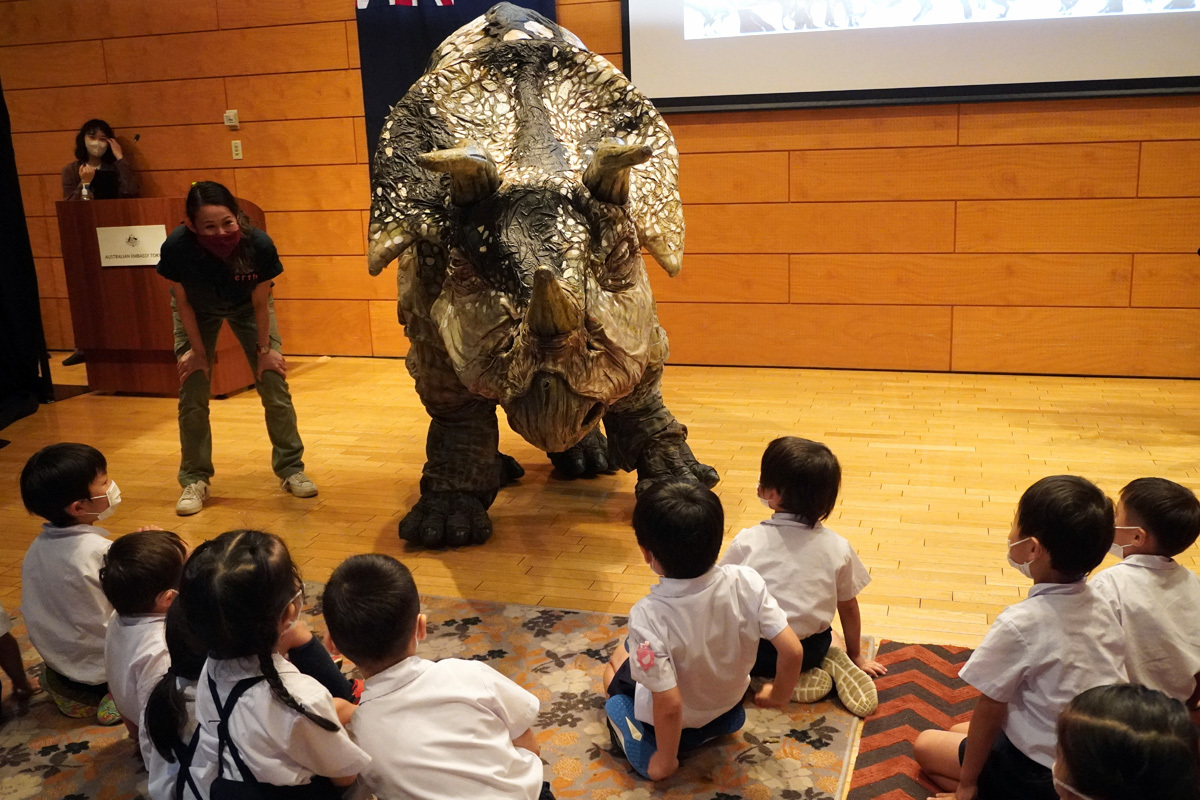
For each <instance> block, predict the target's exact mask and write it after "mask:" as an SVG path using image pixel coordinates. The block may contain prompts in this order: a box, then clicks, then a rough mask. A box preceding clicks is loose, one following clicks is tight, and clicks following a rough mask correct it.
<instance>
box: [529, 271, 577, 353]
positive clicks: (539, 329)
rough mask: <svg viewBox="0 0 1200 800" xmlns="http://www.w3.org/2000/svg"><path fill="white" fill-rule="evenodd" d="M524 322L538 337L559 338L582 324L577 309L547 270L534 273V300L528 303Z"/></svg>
mask: <svg viewBox="0 0 1200 800" xmlns="http://www.w3.org/2000/svg"><path fill="white" fill-rule="evenodd" d="M525 322H526V323H527V324H528V325H529V330H530V331H532V332H533V333H534V334H536V335H538V336H561V335H563V334H565V333H570V332H571V331H573V330H575V329H577V328H578V327H579V326H580V325H581V324H582V323H583V313H582V311H580V309H579V306H577V305H576V304H575V301H574V300H572V299H571V297H570V296H569V295H568V294H567V292H566V290H565V289H563V287H562V284H560V283H559V282H558V279H557V278H555V277H554V270H552V269H550V268H549V267H538V268H537V271H536V272H534V273H533V297H531V298H530V300H529V311H528V312H526V314H525Z"/></svg>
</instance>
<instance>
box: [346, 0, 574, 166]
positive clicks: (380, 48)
mask: <svg viewBox="0 0 1200 800" xmlns="http://www.w3.org/2000/svg"><path fill="white" fill-rule="evenodd" d="M496 2H497V0H355V5H356V6H357V9H358V11H357V19H358V52H359V56H360V60H361V62H362V84H363V107H364V109H365V111H366V118H367V146H368V148H369V151H368V152H370V153H371V155H372V160H373V159H374V154H375V145H376V143H377V142H378V141H379V131H380V129H382V128H383V123H384V120H386V119H387V115H388V114H389V113H391V110H392V106H393V105H395V104H396V103H397V102H398V101H399V100H400V98H401V97H403V96H404V93H405V92H407V91H408V89H409V87H410V86H412V85H413V83H414V82H416V80H417V78H419V77H421V73H423V72H424V71H425V67H426V66H428V64H429V57H430V55H432V54H433V49H434V48H435V47H437V46H438V45H439V44H441V43H442V40H444V39H445V38H446V37H447V36H449V35H450V34H452V33H454V32H455V31H456V30H458V29H459V28H461V27H462V26H463V25H466V24H467V23H468V22H470V21H471V20H473V19H475V18H476V17H478V16H480V15H482V14H483V13H484V12H485V11H487V10H488V9H489V8H491V7H492V6H493V5H495V4H496ZM519 4H520V5H522V6H524V7H525V8H528V9H531V10H533V11H536V12H538V13H539V14H541V15H542V16H544V17H546V18H547V19H555V16H554V0H519Z"/></svg>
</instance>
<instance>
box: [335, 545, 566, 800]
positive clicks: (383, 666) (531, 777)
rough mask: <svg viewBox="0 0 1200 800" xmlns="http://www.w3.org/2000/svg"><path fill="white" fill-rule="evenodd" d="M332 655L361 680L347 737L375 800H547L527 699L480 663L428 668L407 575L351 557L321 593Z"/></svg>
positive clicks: (376, 558)
mask: <svg viewBox="0 0 1200 800" xmlns="http://www.w3.org/2000/svg"><path fill="white" fill-rule="evenodd" d="M324 608H325V619H326V621H327V622H328V623H329V635H330V638H331V639H332V640H333V642H334V644H335V645H336V646H337V649H338V650H340V651H341V652H342V653H344V654H345V655H346V656H347V657H348V658H350V659H351V660H352V661H353V662H354V663H355V664H356V665H357V666H358V668H359V669H360V670H362V673H363V675H365V676H366V686H365V688H364V689H363V695H362V700H361V703H360V705H359V708H358V711H357V712H355V715H354V718H353V720H351V722H350V735H351V736H352V737H353V738H354V741H355V742H356V743H357V744H358V745H359V746H360V747H362V748H363V749H364V750H365V751H366V752H367V753H369V754H370V756H371V765H370V766H369V767H368V768H367V769H365V770H364V771H363V773H362V776H361V777H362V782H363V783H364V784H365V785H366V786H367V788H368V789H370V790H371V791H373V792H374V793H375V794H376V795H377V796H379V797H380V798H408V800H482V798H494V799H495V800H500V798H511V800H538V798H539V797H540V798H542V800H553V798H554V795H553V794H551V792H550V785H549V784H548V783H546V782H544V780H543V774H542V772H543V769H542V761H541V759H540V758H539V757H538V745H537V740H536V738H535V737H534V732H533V723H534V722H535V721H537V717H538V709H539V703H538V699H537V698H536V697H534V696H533V695H532V694H530V693H529V692H527V691H526V690H525V689H523V688H521V687H520V686H518V685H517V684H515V683H513V682H512V681H511V680H509V679H508V678H506V677H504V676H503V675H501V674H500V673H499V672H497V671H496V670H494V669H492V668H491V667H489V666H488V665H487V664H483V663H480V662H478V661H464V660H461V659H457V658H446V659H442V660H441V661H438V662H432V661H425V660H424V659H422V658H421V657H420V656H418V655H417V648H418V645H419V643H420V642H421V640H422V639H424V638H425V615H424V614H422V613H420V611H421V603H420V598H419V597H418V595H417V586H416V584H415V583H413V579H412V574H411V573H410V572H409V571H408V568H407V567H405V566H404V565H403V564H401V563H400V562H399V561H397V560H396V559H394V558H392V557H390V556H384V555H377V554H371V555H360V556H352V557H350V558H348V559H346V561H344V562H343V563H342V564H341V566H339V567H338V568H337V569H336V570H334V573H333V576H332V577H330V579H329V584H328V585H327V586H326V587H325V599H324Z"/></svg>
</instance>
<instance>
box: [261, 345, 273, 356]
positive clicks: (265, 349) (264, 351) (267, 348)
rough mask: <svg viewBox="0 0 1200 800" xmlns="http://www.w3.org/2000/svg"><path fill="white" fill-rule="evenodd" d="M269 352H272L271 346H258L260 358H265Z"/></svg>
mask: <svg viewBox="0 0 1200 800" xmlns="http://www.w3.org/2000/svg"><path fill="white" fill-rule="evenodd" d="M269 352H271V345H269V344H260V345H259V346H258V354H259V355H260V356H265V355H266V354H267V353H269Z"/></svg>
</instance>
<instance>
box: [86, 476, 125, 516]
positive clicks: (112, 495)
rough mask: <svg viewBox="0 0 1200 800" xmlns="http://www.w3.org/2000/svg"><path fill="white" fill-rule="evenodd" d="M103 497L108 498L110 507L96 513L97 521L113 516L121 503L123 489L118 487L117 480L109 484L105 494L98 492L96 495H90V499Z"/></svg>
mask: <svg viewBox="0 0 1200 800" xmlns="http://www.w3.org/2000/svg"><path fill="white" fill-rule="evenodd" d="M101 497H107V498H108V508H106V509H104V510H103V511H101V512H100V513H99V514H97V515H96V522H100V521H101V520H106V519H108V518H109V517H111V516H112V515H113V512H114V511H116V510H117V506H119V505H121V490H120V489H118V488H117V482H116V481H113V482H111V483H110V484H108V489H107V490H106V491H105V492H104V494H98V495H96V496H95V497H89V498H88V499H89V500H99V499H100V498H101ZM88 513H91V512H88Z"/></svg>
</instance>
